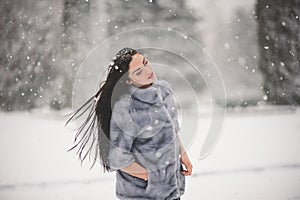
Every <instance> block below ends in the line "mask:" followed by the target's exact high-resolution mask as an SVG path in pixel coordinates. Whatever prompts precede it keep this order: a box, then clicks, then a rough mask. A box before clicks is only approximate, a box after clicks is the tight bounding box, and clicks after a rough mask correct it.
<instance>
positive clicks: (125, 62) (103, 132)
mask: <svg viewBox="0 0 300 200" xmlns="http://www.w3.org/2000/svg"><path fill="white" fill-rule="evenodd" d="M136 53H138V52H137V50H134V49H131V48H127V47H126V48H123V49H121V50H120V51H118V52H117V54H116V55H115V56H114V57H113V59H112V61H111V63H110V64H109V67H108V75H107V78H106V80H105V81H103V82H101V83H100V89H99V90H98V91H97V92H96V94H95V95H93V96H92V97H90V98H89V99H88V100H87V101H86V102H85V103H84V104H83V105H82V106H81V107H79V108H78V109H77V110H75V111H74V112H73V113H70V114H68V115H67V116H69V115H71V117H70V118H69V119H68V120H67V122H66V124H65V126H66V125H67V124H69V123H70V122H71V121H74V120H76V119H78V118H80V117H82V116H84V114H87V117H86V118H85V120H84V121H83V123H82V124H81V125H80V126H79V127H78V128H77V129H75V130H76V131H77V132H76V134H75V137H74V143H75V144H74V145H73V146H72V147H71V148H70V149H69V150H68V151H71V150H73V149H75V148H76V147H78V151H77V153H76V154H78V157H79V159H80V160H81V163H82V162H83V161H84V160H85V158H86V157H87V155H89V157H90V156H91V152H92V149H93V147H96V148H95V150H96V151H95V155H94V160H93V164H92V166H91V168H92V167H93V166H94V164H95V163H96V161H97V158H98V156H100V163H101V164H102V166H103V171H104V172H105V171H110V166H109V160H108V154H109V138H110V120H111V114H112V106H113V105H114V102H115V100H116V99H117V98H118V97H120V96H121V95H122V94H123V93H125V92H126V91H127V86H126V83H125V80H126V78H127V77H126V75H124V74H125V73H126V72H128V69H129V63H130V61H131V56H132V55H134V54H136ZM117 83H118V87H115V86H116V84H117ZM116 90H117V91H116ZM113 93H114V98H112V94H113ZM115 94H117V95H116V97H115ZM90 142H91V143H90ZM98 154H99V155H98ZM91 168H90V169H91Z"/></svg>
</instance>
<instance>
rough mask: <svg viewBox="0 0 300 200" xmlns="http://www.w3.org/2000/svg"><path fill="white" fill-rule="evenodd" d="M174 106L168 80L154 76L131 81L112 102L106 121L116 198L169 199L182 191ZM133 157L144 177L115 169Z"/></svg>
mask: <svg viewBox="0 0 300 200" xmlns="http://www.w3.org/2000/svg"><path fill="white" fill-rule="evenodd" d="M176 107H177V106H176V103H175V98H174V94H173V92H172V90H171V87H170V85H169V83H168V82H166V81H164V80H158V79H157V80H155V81H154V82H153V84H152V85H151V86H149V87H147V88H137V87H135V86H132V85H130V88H129V94H125V95H123V96H122V97H121V98H120V99H119V100H118V101H116V103H115V105H114V107H113V109H112V118H111V123H110V156H109V161H110V166H111V168H112V169H113V170H114V171H116V196H117V197H118V198H119V199H122V200H127V199H130V200H134V199H139V200H141V199H160V200H162V199H165V200H169V199H176V198H179V197H180V196H181V195H182V194H183V193H184V191H185V177H184V175H182V174H181V173H180V157H179V155H180V150H179V144H178V139H177V132H178V131H179V130H180V128H179V123H178V113H177V109H176ZM133 161H135V162H137V163H139V164H140V165H142V166H143V167H145V168H146V169H147V171H148V180H147V181H145V180H143V179H140V178H136V177H134V176H132V175H130V174H127V173H126V172H123V171H121V170H120V169H121V168H123V167H125V166H127V165H129V164H130V163H131V162H133Z"/></svg>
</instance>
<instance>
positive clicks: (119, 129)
mask: <svg viewBox="0 0 300 200" xmlns="http://www.w3.org/2000/svg"><path fill="white" fill-rule="evenodd" d="M136 130H137V129H136V126H135V124H134V122H133V120H132V118H131V117H130V113H129V110H128V104H126V101H124V100H119V101H117V102H116V103H115V105H114V107H113V109H112V115H111V121H110V139H109V141H110V148H109V166H110V167H111V169H112V170H118V169H121V168H123V167H126V166H128V165H129V164H130V163H132V162H133V161H134V160H135V159H134V156H133V154H132V153H131V147H132V144H133V141H134V139H135V135H136Z"/></svg>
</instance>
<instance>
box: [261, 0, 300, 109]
mask: <svg viewBox="0 0 300 200" xmlns="http://www.w3.org/2000/svg"><path fill="white" fill-rule="evenodd" d="M256 13H257V22H258V41H259V50H260V60H259V67H260V69H261V71H262V73H263V75H264V91H265V93H266V96H267V98H268V100H269V101H270V102H272V103H274V104H300V64H299V60H300V22H299V17H300V1H299V0H286V1H282V0H257V4H256Z"/></svg>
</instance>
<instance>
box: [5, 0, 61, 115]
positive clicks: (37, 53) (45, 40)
mask: <svg viewBox="0 0 300 200" xmlns="http://www.w3.org/2000/svg"><path fill="white" fill-rule="evenodd" d="M51 9H52V7H49V5H47V4H44V2H42V1H39V2H32V1H22V3H21V2H19V1H17V0H11V1H1V2H0V12H1V13H2V15H3V17H1V19H0V30H1V35H0V44H1V48H0V57H1V60H0V66H1V67H0V80H1V82H0V103H1V109H2V110H6V111H12V110H29V109H31V108H34V107H39V106H41V105H43V104H46V103H48V100H49V98H50V96H51V94H50V93H49V90H50V88H51V87H52V88H54V87H55V79H56V77H57V76H58V74H59V72H58V70H57V68H56V64H57V62H56V61H57V55H58V53H57V50H56V49H57V46H56V45H57V43H56V42H55V40H56V38H55V32H53V31H51V30H52V29H53V26H54V25H55V22H54V21H53V17H52V16H51V15H52V11H51ZM37 11H43V12H37Z"/></svg>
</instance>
